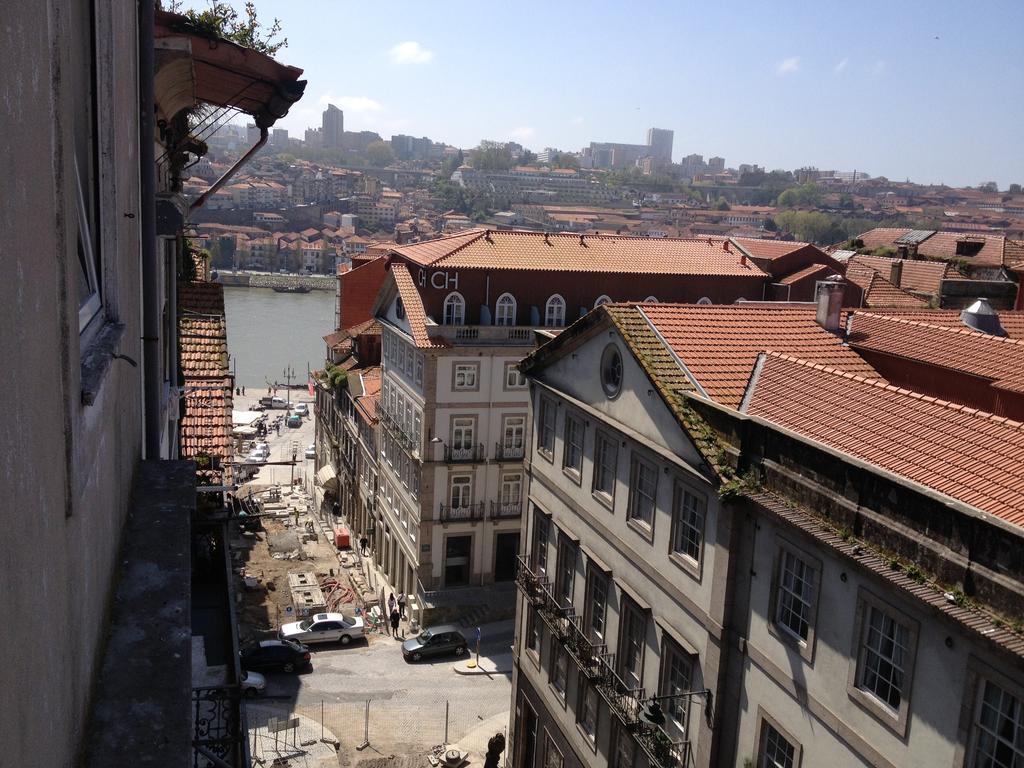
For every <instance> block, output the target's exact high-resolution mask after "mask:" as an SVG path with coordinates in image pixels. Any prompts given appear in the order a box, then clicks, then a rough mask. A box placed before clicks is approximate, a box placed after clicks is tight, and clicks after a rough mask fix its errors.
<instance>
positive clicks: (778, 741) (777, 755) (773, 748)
mask: <svg viewBox="0 0 1024 768" xmlns="http://www.w3.org/2000/svg"><path fill="white" fill-rule="evenodd" d="M757 765H758V768H795V766H796V747H795V746H794V745H793V744H791V743H790V742H789V741H788V740H787V739H786V737H785V736H783V735H782V734H781V733H779V732H778V731H777V730H775V728H774V727H772V725H771V723H768V722H762V724H761V754H760V756H759V758H758V762H757Z"/></svg>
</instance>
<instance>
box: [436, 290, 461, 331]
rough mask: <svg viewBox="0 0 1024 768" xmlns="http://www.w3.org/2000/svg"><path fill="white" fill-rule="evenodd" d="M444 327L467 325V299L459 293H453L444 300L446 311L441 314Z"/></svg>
mask: <svg viewBox="0 0 1024 768" xmlns="http://www.w3.org/2000/svg"><path fill="white" fill-rule="evenodd" d="M441 317H442V324H443V325H465V324H466V299H465V298H463V296H462V294H461V293H459V292H458V291H452V292H451V293H449V294H448V295H447V296H445V298H444V310H443V312H442V314H441Z"/></svg>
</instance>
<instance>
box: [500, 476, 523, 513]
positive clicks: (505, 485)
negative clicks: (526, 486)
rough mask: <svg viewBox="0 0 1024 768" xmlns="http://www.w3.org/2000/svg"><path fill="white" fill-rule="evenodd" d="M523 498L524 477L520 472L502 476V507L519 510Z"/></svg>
mask: <svg viewBox="0 0 1024 768" xmlns="http://www.w3.org/2000/svg"><path fill="white" fill-rule="evenodd" d="M522 497H523V476H522V475H521V474H519V473H518V472H517V473H515V474H511V475H502V476H501V505H502V507H512V508H516V509H518V508H519V504H520V502H521V500H522Z"/></svg>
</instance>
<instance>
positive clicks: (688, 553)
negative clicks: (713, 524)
mask: <svg viewBox="0 0 1024 768" xmlns="http://www.w3.org/2000/svg"><path fill="white" fill-rule="evenodd" d="M706 507H707V503H706V502H705V501H704V498H703V497H702V496H698V495H696V494H694V493H691V492H690V491H689V490H688V489H687V488H686V487H684V486H683V485H682V484H681V483H676V487H675V493H674V495H673V498H672V552H673V554H677V555H681V556H683V557H685V558H687V559H688V560H691V561H693V563H694V564H698V563H700V554H701V548H702V547H703V544H704V518H705V513H706V511H707V510H706Z"/></svg>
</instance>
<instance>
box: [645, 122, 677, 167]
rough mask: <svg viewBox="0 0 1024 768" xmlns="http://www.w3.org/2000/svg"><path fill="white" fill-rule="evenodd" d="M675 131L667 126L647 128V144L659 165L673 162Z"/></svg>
mask: <svg viewBox="0 0 1024 768" xmlns="http://www.w3.org/2000/svg"><path fill="white" fill-rule="evenodd" d="M673 136H674V132H673V131H670V130H667V129H665V128H648V129H647V146H648V147H650V148H651V149H650V152H651V157H652V158H654V162H655V164H657V165H668V164H669V163H671V162H672V137H673Z"/></svg>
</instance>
